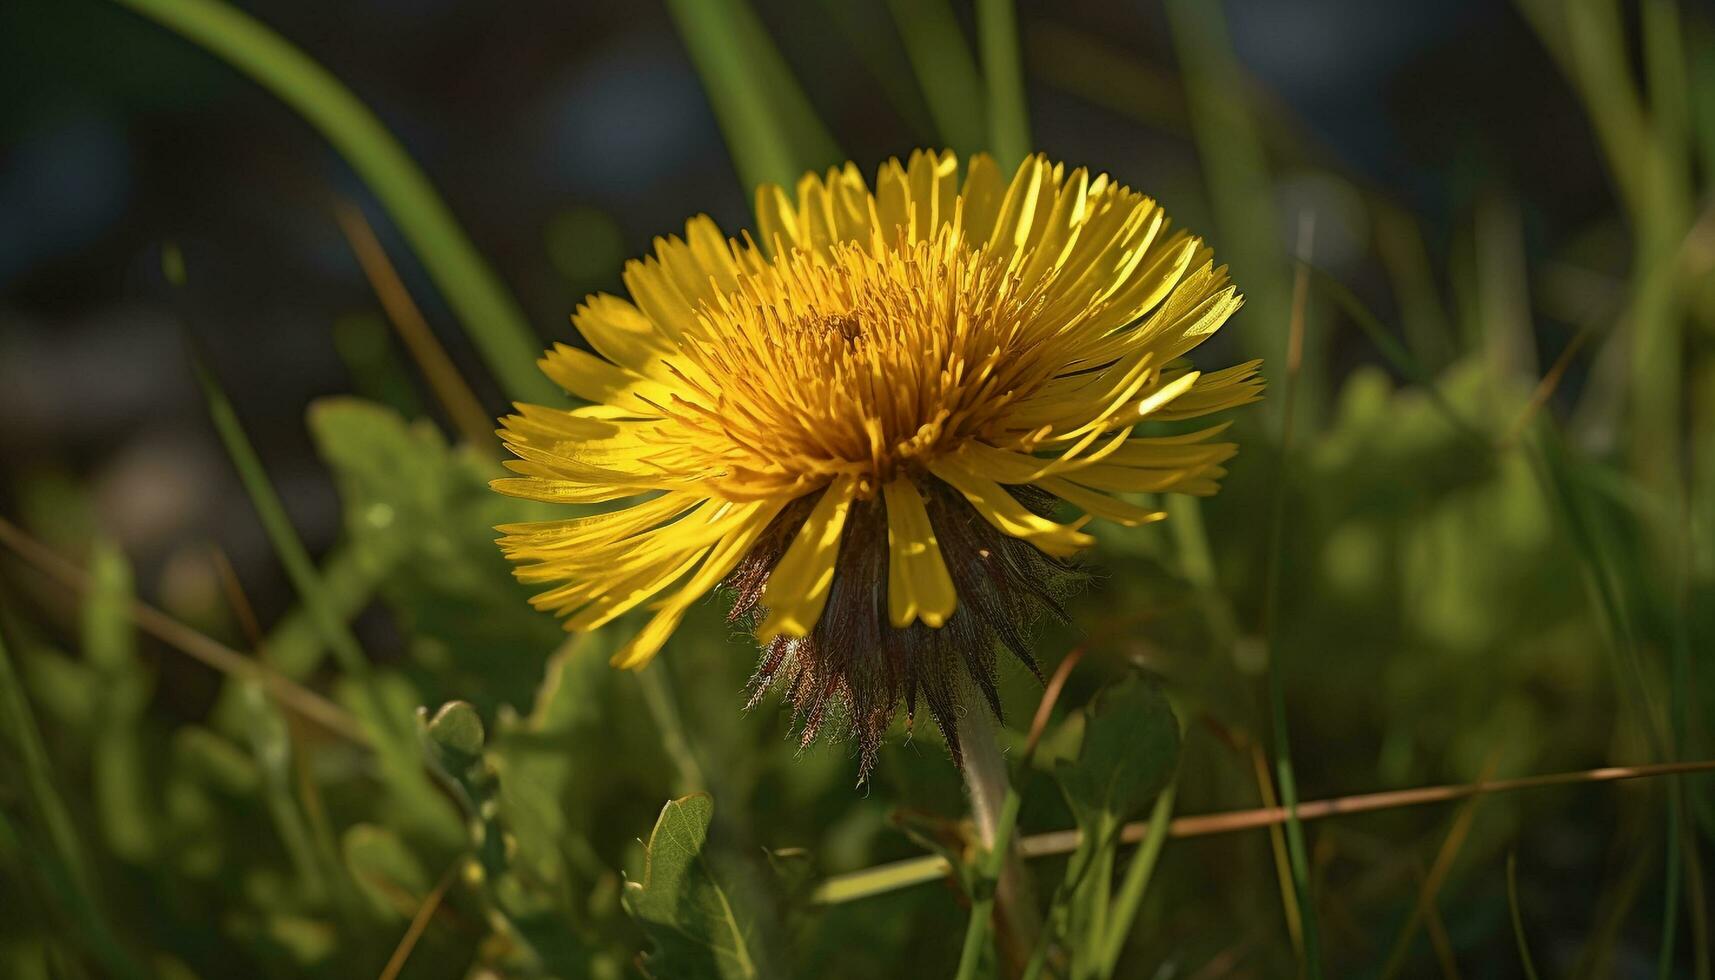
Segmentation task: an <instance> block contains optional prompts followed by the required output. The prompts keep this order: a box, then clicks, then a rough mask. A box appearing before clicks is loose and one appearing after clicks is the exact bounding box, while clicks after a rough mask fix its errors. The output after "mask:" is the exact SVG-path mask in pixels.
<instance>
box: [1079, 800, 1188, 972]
mask: <svg viewBox="0 0 1715 980" xmlns="http://www.w3.org/2000/svg"><path fill="white" fill-rule="evenodd" d="M1177 789H1178V784H1177V783H1168V784H1167V788H1166V789H1164V790H1162V791H1161V795H1160V796H1158V797H1156V799H1155V808H1154V809H1153V810H1152V811H1151V812H1150V814H1149V833H1148V834H1146V835H1145V836H1144V838H1143V843H1142V844H1140V845H1139V846H1138V849H1137V853H1136V854H1133V855H1132V857H1131V864H1130V865H1128V866H1127V867H1126V869H1125V879H1124V880H1123V881H1121V882H1120V890H1119V895H1118V896H1117V897H1116V898H1115V899H1114V908H1113V916H1112V918H1111V920H1110V922H1109V925H1108V930H1107V935H1106V936H1105V937H1104V939H1103V942H1102V945H1101V949H1100V950H1099V951H1098V952H1097V956H1098V959H1097V961H1096V962H1097V970H1096V975H1097V976H1098V977H1101V978H1102V980H1108V978H1110V977H1112V976H1113V975H1114V970H1116V969H1117V968H1118V967H1119V962H1120V954H1121V953H1122V952H1124V951H1125V940H1126V937H1127V936H1129V935H1130V934H1131V930H1132V928H1133V926H1135V925H1136V923H1137V914H1138V910H1139V908H1141V907H1142V905H1143V895H1144V892H1145V891H1147V890H1148V889H1149V882H1150V879H1151V878H1153V877H1154V876H1155V864H1156V861H1157V860H1159V859H1160V857H1161V848H1162V845H1163V844H1165V843H1167V825H1168V823H1169V822H1170V821H1171V820H1172V818H1173V797H1174V795H1175V792H1176V790H1177Z"/></svg>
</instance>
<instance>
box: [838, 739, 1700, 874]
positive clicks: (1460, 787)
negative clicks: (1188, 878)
mask: <svg viewBox="0 0 1715 980" xmlns="http://www.w3.org/2000/svg"><path fill="white" fill-rule="evenodd" d="M1707 772H1715V759H1704V760H1700V761H1696V762H1663V763H1656V764H1652V765H1646V766H1604V767H1601V768H1599V769H1580V770H1578V771H1576V772H1556V773H1545V774H1542V775H1537V776H1519V777H1515V778H1512V779H1496V780H1492V781H1490V782H1487V783H1460V784H1455V785H1442V786H1419V787H1416V788H1414V789H1398V790H1384V791H1382V792H1379V793H1363V794H1359V795H1357V796H1341V797H1335V798H1333V799H1327V800H1311V801H1308V802H1305V803H1300V804H1299V805H1298V807H1297V818H1298V819H1299V820H1300V821H1306V822H1307V821H1311V820H1326V819H1327V818H1329V817H1338V816H1346V815H1349V814H1354V813H1375V812H1377V811H1380V810H1396V809H1400V808H1403V807H1414V806H1426V805H1428V804H1431V803H1450V802H1453V801H1456V800H1463V799H1466V798H1468V797H1471V796H1476V795H1480V794H1489V793H1513V792H1518V791H1520V790H1529V789H1547V788H1550V787H1556V786H1578V785H1584V784H1588V783H1612V782H1622V781H1627V780H1634V779H1659V778H1661V777H1664V776H1675V775H1687V774H1690V773H1707ZM1287 819H1288V812H1287V810H1286V808H1285V807H1280V806H1274V807H1259V808H1255V809H1250V810H1233V811H1229V812H1225V813H1204V814H1197V815H1195V816H1185V817H1175V818H1174V819H1173V821H1172V823H1170V824H1168V827H1167V836H1168V837H1170V838H1174V839H1178V838H1181V837H1207V836H1211V835H1215V834H1231V833H1238V832H1240V831H1245V830H1262V829H1265V828H1268V827H1272V826H1275V825H1277V824H1283V823H1285V822H1286V821H1287ZM1148 834H1149V824H1148V823H1147V822H1144V821H1138V822H1135V823H1129V824H1126V825H1125V827H1124V828H1123V829H1122V830H1121V831H1120V841H1121V843H1125V844H1136V843H1138V842H1139V841H1141V840H1143V839H1144V838H1145V837H1146V836H1147V835H1148ZM1081 839H1082V835H1081V834H1080V833H1079V832H1078V831H1076V830H1054V831H1049V832H1047V833H1042V834H1032V835H1030V836H1028V837H1024V838H1022V839H1020V840H1019V842H1018V843H1019V851H1020V852H1021V853H1022V854H1023V855H1024V856H1025V857H1027V858H1039V857H1051V856H1054V855H1058V854H1070V853H1071V852H1072V851H1074V850H1076V849H1077V847H1078V844H1079V841H1080V840H1081ZM951 870H952V866H951V865H949V864H948V863H947V859H946V858H943V857H938V856H928V857H916V858H906V859H904V860H901V861H893V862H889V863H887V864H882V865H877V866H876V867H873V868H865V869H863V870H861V871H852V872H849V873H847V874H842V875H835V876H833V877H831V878H829V879H827V880H826V881H823V882H822V883H821V884H820V885H818V886H817V887H816V889H815V891H814V893H813V894H812V895H811V899H810V900H811V901H812V902H815V903H817V904H824V905H826V904H835V903H838V902H851V901H856V900H858V899H860V898H868V897H869V896H871V895H880V894H883V893H886V892H890V891H896V890H898V889H901V888H909V887H911V886H912V885H920V884H923V883H925V882H930V881H935V880H937V879H940V878H943V877H945V876H946V875H947V874H948V873H949V872H950V871H951Z"/></svg>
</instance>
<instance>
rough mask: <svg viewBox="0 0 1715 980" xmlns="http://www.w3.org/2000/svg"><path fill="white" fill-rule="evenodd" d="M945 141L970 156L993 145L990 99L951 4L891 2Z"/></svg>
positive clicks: (938, 1) (932, 0)
mask: <svg viewBox="0 0 1715 980" xmlns="http://www.w3.org/2000/svg"><path fill="white" fill-rule="evenodd" d="M887 6H888V9H889V10H891V11H892V12H893V22H894V24H896V25H897V26H898V28H899V39H900V41H901V42H902V43H903V44H904V45H905V55H906V57H907V58H909V59H910V60H911V71H912V73H913V74H915V75H916V76H917V84H918V86H919V87H921V88H922V89H923V99H924V101H925V102H927V103H928V105H929V115H930V116H932V117H933V118H934V120H935V131H936V133H937V134H938V135H939V136H940V139H941V142H943V143H945V144H946V145H947V146H949V147H951V148H952V149H953V150H955V151H957V152H958V154H959V155H960V156H961V157H968V156H969V155H970V154H972V153H975V152H977V151H978V150H981V149H985V148H986V147H988V145H989V141H988V138H987V135H986V134H987V132H988V105H987V103H986V101H985V100H986V98H987V96H986V95H985V93H984V91H983V78H982V75H981V73H979V72H978V71H977V62H976V59H975V58H974V57H972V55H971V46H970V44H969V43H968V42H967V41H966V40H965V35H964V32H962V31H961V30H959V22H958V19H957V18H955V17H954V16H953V10H952V7H951V6H949V5H948V3H947V0H888V4H887Z"/></svg>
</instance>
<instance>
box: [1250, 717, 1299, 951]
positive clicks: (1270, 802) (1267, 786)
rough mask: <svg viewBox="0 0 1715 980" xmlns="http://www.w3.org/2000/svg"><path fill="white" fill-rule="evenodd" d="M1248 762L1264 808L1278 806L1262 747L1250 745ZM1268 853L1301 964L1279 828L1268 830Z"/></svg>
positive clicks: (1294, 896) (1294, 901) (1294, 900)
mask: <svg viewBox="0 0 1715 980" xmlns="http://www.w3.org/2000/svg"><path fill="white" fill-rule="evenodd" d="M1251 760H1252V764H1253V766H1254V767H1255V769H1256V785H1257V790H1258V792H1260V793H1261V795H1262V805H1263V806H1278V805H1279V804H1278V803H1277V802H1276V799H1275V793H1274V778H1273V777H1272V776H1270V775H1269V774H1268V756H1266V755H1265V754H1263V751H1262V746H1261V745H1258V744H1256V743H1255V742H1252V743H1251ZM1268 845H1269V850H1270V851H1272V852H1273V853H1274V877H1275V880H1276V882H1278V883H1279V885H1280V908H1281V912H1282V914H1283V915H1284V916H1285V918H1286V933H1287V935H1288V937H1290V938H1291V940H1292V952H1293V954H1294V955H1295V956H1297V957H1298V960H1299V962H1301V963H1302V962H1303V961H1304V921H1303V917H1302V916H1301V914H1300V913H1299V911H1298V890H1297V889H1296V888H1294V887H1293V885H1292V859H1291V858H1290V857H1289V856H1288V855H1287V853H1286V834H1285V833H1284V832H1283V831H1282V830H1281V829H1280V825H1279V824H1275V825H1274V826H1272V827H1269V828H1268Z"/></svg>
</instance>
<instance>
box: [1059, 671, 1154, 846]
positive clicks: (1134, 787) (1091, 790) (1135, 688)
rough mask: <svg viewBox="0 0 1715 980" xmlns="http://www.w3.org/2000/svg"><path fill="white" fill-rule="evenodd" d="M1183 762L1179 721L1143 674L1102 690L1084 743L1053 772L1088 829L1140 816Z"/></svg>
mask: <svg viewBox="0 0 1715 980" xmlns="http://www.w3.org/2000/svg"><path fill="white" fill-rule="evenodd" d="M1178 758H1179V722H1178V720H1177V719H1175V718H1174V717H1173V708H1172V707H1171V706H1170V705H1169V704H1168V703H1167V698H1166V697H1165V696H1164V695H1162V693H1161V691H1160V690H1159V689H1158V688H1157V687H1156V686H1155V685H1154V684H1153V683H1151V682H1150V681H1149V680H1148V679H1147V678H1145V677H1144V676H1143V675H1141V674H1135V673H1134V674H1132V675H1131V676H1129V677H1127V678H1125V679H1124V680H1122V681H1120V682H1119V683H1117V684H1113V685H1110V686H1109V687H1106V688H1103V689H1102V691H1101V692H1100V693H1099V694H1097V695H1096V697H1095V700H1093V701H1092V702H1091V703H1090V705H1089V706H1088V707H1087V708H1085V709H1084V744H1083V746H1082V747H1081V748H1080V749H1079V751H1078V757H1077V759H1076V760H1074V761H1070V762H1062V763H1060V764H1059V765H1058V766H1056V767H1055V769H1054V777H1055V778H1056V779H1057V780H1059V782H1060V788H1061V790H1062V792H1064V793H1065V794H1066V802H1067V803H1068V804H1069V805H1070V806H1071V808H1072V814H1073V816H1074V817H1076V818H1077V820H1078V825H1079V826H1080V827H1083V828H1084V829H1085V830H1090V829H1092V828H1096V827H1111V829H1112V830H1117V829H1118V826H1119V825H1120V824H1123V823H1124V822H1125V821H1127V820H1130V819H1131V818H1132V817H1134V816H1136V815H1137V814H1139V813H1141V812H1142V811H1143V809H1144V808H1145V807H1147V806H1148V805H1149V803H1150V801H1151V800H1153V799H1155V796H1156V794H1158V793H1160V792H1161V790H1162V788H1163V787H1165V786H1166V785H1167V780H1168V779H1169V778H1170V777H1171V776H1172V775H1173V767H1174V764H1175V763H1176V762H1177V761H1178Z"/></svg>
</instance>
